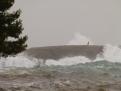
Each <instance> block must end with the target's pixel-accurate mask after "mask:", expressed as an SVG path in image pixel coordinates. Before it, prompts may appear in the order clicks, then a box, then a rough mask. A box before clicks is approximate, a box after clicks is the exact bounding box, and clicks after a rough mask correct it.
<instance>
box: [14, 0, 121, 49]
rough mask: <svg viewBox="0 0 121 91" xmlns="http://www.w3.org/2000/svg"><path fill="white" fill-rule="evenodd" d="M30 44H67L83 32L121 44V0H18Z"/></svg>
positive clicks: (96, 38) (98, 38)
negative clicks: (76, 34) (78, 33)
mask: <svg viewBox="0 0 121 91" xmlns="http://www.w3.org/2000/svg"><path fill="white" fill-rule="evenodd" d="M13 8H14V9H18V8H20V9H21V10H22V16H21V18H22V20H23V27H24V29H25V32H26V34H27V35H28V36H29V40H28V44H29V47H35V46H51V45H63V44H67V42H68V41H69V40H70V39H72V37H73V34H74V33H76V32H80V33H81V34H82V35H85V36H87V37H89V38H90V39H92V40H93V41H94V42H95V43H96V44H107V43H111V44H121V0H16V4H15V5H14V7H13Z"/></svg>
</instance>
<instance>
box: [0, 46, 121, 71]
mask: <svg viewBox="0 0 121 91" xmlns="http://www.w3.org/2000/svg"><path fill="white" fill-rule="evenodd" d="M104 60H106V61H108V62H114V63H117V62H118V63H121V49H120V48H119V47H117V46H112V45H109V44H108V45H105V46H104V50H103V54H102V56H100V54H98V56H97V58H96V59H95V60H90V59H88V58H86V57H84V56H75V57H65V58H61V59H59V60H53V59H48V60H46V62H45V65H47V66H51V65H55V66H57V65H60V66H71V65H77V64H85V63H90V62H97V61H104ZM41 65H43V60H42V59H36V58H29V57H26V56H24V55H22V54H21V55H17V56H16V57H7V58H0V68H1V69H2V68H13V67H24V68H33V67H40V66H41Z"/></svg>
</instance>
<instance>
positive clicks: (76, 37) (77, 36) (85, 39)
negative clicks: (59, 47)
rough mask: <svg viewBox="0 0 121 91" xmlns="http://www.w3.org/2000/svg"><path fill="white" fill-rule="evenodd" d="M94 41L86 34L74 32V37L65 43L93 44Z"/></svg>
mask: <svg viewBox="0 0 121 91" xmlns="http://www.w3.org/2000/svg"><path fill="white" fill-rule="evenodd" d="M93 44H94V43H93V42H92V41H91V40H90V39H89V38H88V37H86V36H83V35H81V34H80V33H75V35H74V38H73V39H72V40H71V41H69V42H68V44H67V45H93Z"/></svg>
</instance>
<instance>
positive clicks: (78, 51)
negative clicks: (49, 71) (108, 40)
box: [24, 45, 103, 60]
mask: <svg viewBox="0 0 121 91" xmlns="http://www.w3.org/2000/svg"><path fill="white" fill-rule="evenodd" d="M102 52H103V46H97V45H65V46H48V47H35V48H30V49H28V50H26V51H25V52H24V54H25V55H28V56H30V57H35V58H42V59H44V60H46V59H55V60H57V59H60V58H64V57H74V56H86V57H87V58H89V59H92V60H93V59H95V58H96V56H97V54H99V53H102Z"/></svg>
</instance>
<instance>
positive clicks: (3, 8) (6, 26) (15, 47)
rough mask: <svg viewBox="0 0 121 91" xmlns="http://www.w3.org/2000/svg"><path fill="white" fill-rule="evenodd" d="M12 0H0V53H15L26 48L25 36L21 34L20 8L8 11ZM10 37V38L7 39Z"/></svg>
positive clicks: (5, 54) (2, 54)
mask: <svg viewBox="0 0 121 91" xmlns="http://www.w3.org/2000/svg"><path fill="white" fill-rule="evenodd" d="M13 4H14V0H0V54H1V56H4V57H5V56H8V55H15V54H17V53H19V52H22V51H24V50H25V49H26V47H27V45H26V40H27V36H22V31H23V27H22V20H21V19H19V17H20V14H21V10H17V11H15V12H12V13H9V12H8V10H9V9H10V8H11V7H12V5H13ZM9 39H10V40H9Z"/></svg>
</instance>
